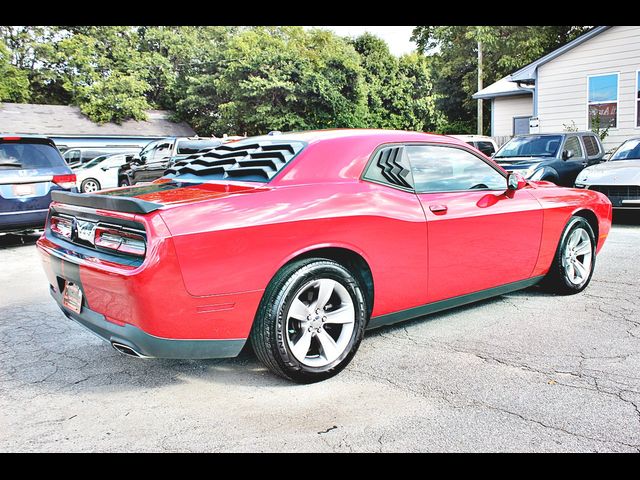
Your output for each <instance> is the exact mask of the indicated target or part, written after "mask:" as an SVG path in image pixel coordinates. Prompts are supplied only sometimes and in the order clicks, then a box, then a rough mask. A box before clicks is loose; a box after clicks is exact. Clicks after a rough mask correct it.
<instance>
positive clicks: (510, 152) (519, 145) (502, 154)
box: [493, 132, 604, 187]
mask: <svg viewBox="0 0 640 480" xmlns="http://www.w3.org/2000/svg"><path fill="white" fill-rule="evenodd" d="M603 156H604V148H603V147H602V142H601V141H600V138H599V137H598V136H597V135H595V134H594V133H593V132H562V133H537V134H529V135H518V136H516V137H513V138H512V139H511V140H509V141H508V142H507V143H505V144H504V145H503V146H502V147H501V148H500V150H498V151H497V152H496V154H495V155H494V156H493V159H494V160H495V161H496V162H497V163H498V165H500V166H501V167H502V168H504V169H505V170H507V171H509V172H513V171H516V172H518V173H520V174H522V175H523V176H524V177H525V178H527V179H528V180H547V181H549V182H553V183H555V184H556V185H560V186H563V187H573V184H574V182H575V180H576V177H577V176H578V173H580V172H581V171H582V169H583V168H585V167H589V166H591V165H595V164H597V163H600V162H601V161H602V157H603Z"/></svg>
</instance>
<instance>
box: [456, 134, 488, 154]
mask: <svg viewBox="0 0 640 480" xmlns="http://www.w3.org/2000/svg"><path fill="white" fill-rule="evenodd" d="M450 136H451V137H453V138H457V139H458V140H462V141H463V142H465V143H467V144H468V145H471V146H472V147H475V148H477V149H478V150H480V151H481V152H482V153H484V154H485V155H486V156H487V157H491V156H492V155H493V154H494V153H496V152H497V151H498V144H497V143H496V141H495V140H494V139H493V138H491V137H487V136H486V135H450Z"/></svg>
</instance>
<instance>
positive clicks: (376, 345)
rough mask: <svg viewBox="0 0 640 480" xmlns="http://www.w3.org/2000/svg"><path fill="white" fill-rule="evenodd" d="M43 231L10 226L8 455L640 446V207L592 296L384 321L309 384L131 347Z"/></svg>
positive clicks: (2, 362)
mask: <svg viewBox="0 0 640 480" xmlns="http://www.w3.org/2000/svg"><path fill="white" fill-rule="evenodd" d="M35 239H36V236H27V237H16V236H13V235H6V236H0V285H1V287H2V288H0V451H3V452H8V451H10V452H15V451H46V452H49V451H124V452H127V451H160V452H162V451H194V452H202V451H207V452H212V451H213V452H217V451H292V452H323V451H338V452H379V451H381V452H394V451H409V452H412V451H419V452H435V451H481V452H487V451H490V452H492V451H500V452H512V451H516V452H519V451H535V452H566V451H570V452H591V451H597V452H639V451H640V410H639V406H640V294H639V289H638V286H639V285H640V262H638V261H637V252H638V251H640V220H639V219H638V217H623V218H619V217H616V223H615V224H614V227H613V229H612V231H611V234H610V236H609V238H608V240H607V242H606V244H605V246H604V249H603V251H602V252H601V254H600V255H599V256H598V259H597V265H596V270H595V274H594V276H593V280H592V282H591V285H590V286H589V287H588V288H587V290H586V291H585V292H583V293H582V294H578V295H575V296H571V297H560V296H554V295H550V294H547V293H543V292H541V291H539V290H538V289H536V288H535V287H534V288H530V289H527V290H524V291H521V292H517V293H512V294H508V295H503V296H500V297H497V298H494V299H491V300H487V301H483V302H480V303H476V304H473V305H469V306H465V307H461V308H457V309H455V310H450V311H448V312H443V313H440V314H435V315H431V316H429V317H425V318H423V319H419V320H415V321H411V322H408V323H404V324H400V325H398V326H392V327H387V328H383V329H380V330H376V331H373V332H369V333H368V334H367V335H366V337H365V339H364V341H363V343H362V345H361V347H360V350H359V352H358V354H357V355H356V357H355V359H354V360H353V362H352V363H351V364H350V365H349V366H348V367H347V369H346V370H345V371H343V372H342V373H341V374H339V375H338V376H337V377H334V378H333V379H331V380H328V381H325V382H322V383H319V384H315V385H305V386H301V385H295V384H292V383H288V382H286V381H284V380H281V379H279V378H277V377H275V376H273V375H271V374H270V373H269V372H268V371H267V370H266V369H265V368H263V367H262V366H261V365H260V363H259V362H258V361H257V360H256V358H255V357H254V355H253V353H252V352H251V351H250V350H247V351H243V353H242V354H241V355H240V357H238V358H235V359H228V360H209V361H173V360H138V359H132V358H128V357H125V356H123V355H120V354H118V353H117V352H116V351H114V350H113V349H112V348H111V347H110V346H109V345H107V344H106V343H104V342H102V341H101V340H100V339H98V338H97V337H95V336H93V335H92V334H91V333H89V332H87V331H86V330H84V329H83V328H81V327H80V326H79V325H77V324H75V323H73V322H71V321H70V320H67V319H66V318H65V317H64V316H63V315H62V314H61V313H60V311H59V310H58V307H57V306H56V305H55V303H54V302H53V300H52V299H51V298H50V296H49V294H48V291H47V282H46V279H45V276H44V273H43V272H42V270H41V267H40V263H39V258H38V255H37V252H36V249H35V246H34V241H35ZM23 242H24V243H23ZM507 254H508V253H507Z"/></svg>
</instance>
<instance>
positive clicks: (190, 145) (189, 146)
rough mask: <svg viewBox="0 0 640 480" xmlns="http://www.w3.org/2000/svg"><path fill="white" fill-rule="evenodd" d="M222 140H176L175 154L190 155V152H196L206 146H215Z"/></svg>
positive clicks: (206, 147)
mask: <svg viewBox="0 0 640 480" xmlns="http://www.w3.org/2000/svg"><path fill="white" fill-rule="evenodd" d="M221 143H222V142H221V141H220V140H218V139H215V140H182V141H180V142H178V147H177V154H178V155H190V154H192V153H198V152H201V151H203V150H205V149H208V148H213V147H217V146H218V145H220V144H221Z"/></svg>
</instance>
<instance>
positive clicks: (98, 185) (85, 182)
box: [80, 178, 102, 193]
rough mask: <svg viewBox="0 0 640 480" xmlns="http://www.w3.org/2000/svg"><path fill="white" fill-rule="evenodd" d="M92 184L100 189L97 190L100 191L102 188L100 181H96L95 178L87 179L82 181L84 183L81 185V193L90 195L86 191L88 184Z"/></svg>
mask: <svg viewBox="0 0 640 480" xmlns="http://www.w3.org/2000/svg"><path fill="white" fill-rule="evenodd" d="M90 182H93V183H95V184H96V186H97V187H98V188H96V190H100V189H101V188H102V186H101V185H100V182H99V181H98V180H96V179H95V178H85V179H84V180H83V181H82V183H81V184H80V191H81V192H82V193H90V192H87V191H86V187H87V184H89V183H90Z"/></svg>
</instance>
